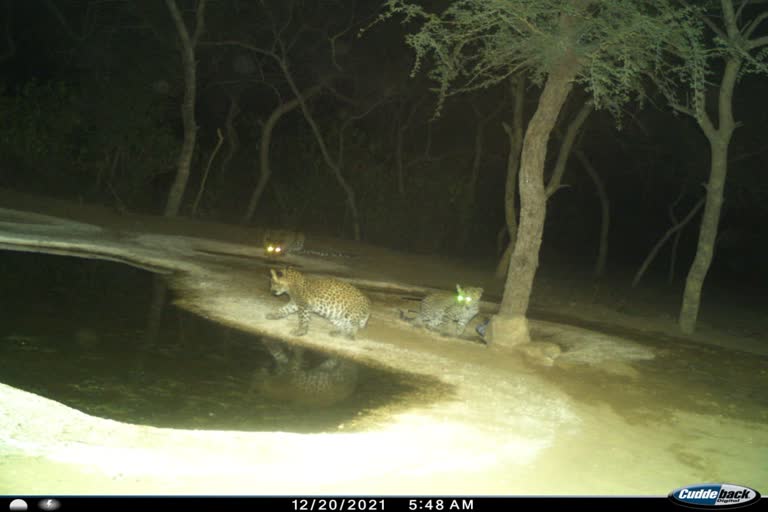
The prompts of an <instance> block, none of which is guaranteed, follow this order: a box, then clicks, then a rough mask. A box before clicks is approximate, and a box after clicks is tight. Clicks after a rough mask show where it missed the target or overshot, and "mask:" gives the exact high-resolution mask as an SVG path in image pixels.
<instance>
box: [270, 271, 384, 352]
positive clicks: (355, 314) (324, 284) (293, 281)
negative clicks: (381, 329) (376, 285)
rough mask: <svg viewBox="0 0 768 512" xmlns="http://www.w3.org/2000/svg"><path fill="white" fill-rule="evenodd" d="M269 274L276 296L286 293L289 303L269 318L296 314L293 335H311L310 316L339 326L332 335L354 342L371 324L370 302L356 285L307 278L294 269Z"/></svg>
mask: <svg viewBox="0 0 768 512" xmlns="http://www.w3.org/2000/svg"><path fill="white" fill-rule="evenodd" d="M270 274H271V281H270V291H271V292H272V293H273V294H274V295H283V294H286V295H288V297H289V298H290V301H289V302H288V304H286V305H285V306H283V307H281V308H279V309H278V310H277V311H275V312H273V313H269V314H268V315H267V318H268V319H270V320H275V319H280V318H285V317H287V316H288V315H291V314H293V313H296V314H297V315H298V317H299V325H298V327H297V328H295V329H293V330H292V331H291V334H292V335H294V336H304V335H305V334H307V332H309V319H310V315H311V313H315V314H317V315H319V316H320V317H322V318H325V319H326V320H328V321H330V322H331V323H332V324H333V325H334V326H335V327H336V329H337V330H335V331H332V332H331V333H330V334H331V335H332V336H340V335H344V336H345V337H347V338H349V339H352V340H354V339H355V336H356V335H357V331H358V330H359V329H362V328H364V327H365V326H366V325H367V324H368V319H369V318H370V316H371V300H370V299H369V298H368V297H367V296H366V295H365V294H363V292H361V291H360V290H359V289H358V288H357V287H355V286H354V285H352V284H350V283H347V282H344V281H340V280H338V279H334V278H311V277H307V276H305V275H304V274H303V273H301V272H299V271H298V270H296V269H295V268H291V267H284V268H282V269H280V270H277V269H274V268H272V269H270Z"/></svg>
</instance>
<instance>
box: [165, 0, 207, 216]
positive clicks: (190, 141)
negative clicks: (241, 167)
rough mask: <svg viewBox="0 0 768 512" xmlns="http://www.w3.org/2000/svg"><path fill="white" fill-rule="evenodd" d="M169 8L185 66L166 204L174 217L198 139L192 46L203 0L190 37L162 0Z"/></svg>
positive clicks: (172, 2) (176, 11) (198, 29)
mask: <svg viewBox="0 0 768 512" xmlns="http://www.w3.org/2000/svg"><path fill="white" fill-rule="evenodd" d="M165 4H166V5H167V6H168V10H169V11H170V13H171V17H172V18H173V21H174V23H175V24H176V30H177V31H178V33H179V39H180V40H181V62H182V65H183V66H184V100H183V101H182V104H181V121H182V125H183V127H184V142H183V144H182V146H181V153H179V159H178V163H177V166H176V178H175V179H174V181H173V185H172V186H171V190H170V191H169V192H168V202H167V203H166V205H165V213H164V215H165V216H166V217H175V216H176V215H178V214H179V210H180V208H181V201H182V199H184V192H185V191H186V189H187V182H188V181H189V173H190V167H191V165H192V155H193V153H194V152H195V140H196V139H197V124H196V123H195V96H196V94H197V93H196V87H197V84H196V81H197V78H196V75H197V69H196V67H197V66H196V63H195V45H196V44H197V39H198V38H199V36H200V34H201V33H202V31H203V20H204V12H205V0H200V3H199V4H198V6H197V25H196V27H195V35H194V36H193V37H190V36H189V32H188V31H187V27H186V25H185V24H184V19H183V18H182V16H181V13H180V12H179V8H178V7H177V6H176V1H175V0H165Z"/></svg>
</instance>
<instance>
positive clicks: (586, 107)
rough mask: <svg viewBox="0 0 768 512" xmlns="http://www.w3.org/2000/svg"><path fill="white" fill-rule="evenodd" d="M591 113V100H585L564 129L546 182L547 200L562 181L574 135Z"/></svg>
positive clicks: (574, 139)
mask: <svg viewBox="0 0 768 512" xmlns="http://www.w3.org/2000/svg"><path fill="white" fill-rule="evenodd" d="M591 113H592V102H591V101H586V102H584V104H583V105H582V106H581V109H580V110H579V113H578V114H576V117H574V118H573V119H571V122H570V123H568V128H566V130H565V135H564V136H563V142H562V143H561V144H560V151H559V152H558V154H557V161H556V162H555V168H554V169H553V171H552V177H551V178H550V179H549V183H547V188H546V190H545V191H544V193H545V194H546V195H547V200H549V198H550V197H552V194H554V193H555V192H557V191H558V190H559V189H560V183H562V181H563V174H565V166H566V164H567V163H568V158H569V157H570V156H571V149H572V148H573V143H574V142H575V141H576V136H577V135H578V134H579V130H581V127H582V125H584V121H586V120H587V118H588V117H589V114H591Z"/></svg>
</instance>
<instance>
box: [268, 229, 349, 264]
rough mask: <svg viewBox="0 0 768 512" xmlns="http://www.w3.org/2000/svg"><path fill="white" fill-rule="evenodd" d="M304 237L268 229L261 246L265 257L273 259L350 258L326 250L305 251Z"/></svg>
mask: <svg viewBox="0 0 768 512" xmlns="http://www.w3.org/2000/svg"><path fill="white" fill-rule="evenodd" d="M305 242H306V236H305V235H304V233H302V232H301V231H288V230H283V229H268V230H266V231H265V232H264V236H263V237H262V245H263V247H264V254H265V255H266V256H269V257H272V258H275V257H280V256H287V255H289V254H301V255H309V256H320V257H323V258H328V257H343V258H351V257H353V256H352V255H351V254H347V253H344V252H341V251H334V250H326V249H307V248H306V247H305V245H304V243H305Z"/></svg>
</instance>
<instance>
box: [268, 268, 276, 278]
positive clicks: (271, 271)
mask: <svg viewBox="0 0 768 512" xmlns="http://www.w3.org/2000/svg"><path fill="white" fill-rule="evenodd" d="M269 273H270V274H272V279H277V273H276V272H275V269H273V268H271V269H269Z"/></svg>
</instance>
